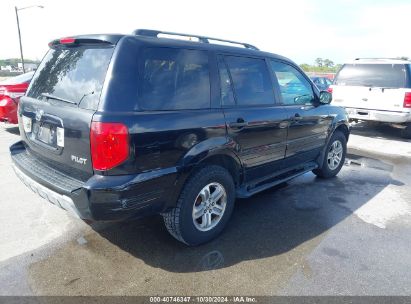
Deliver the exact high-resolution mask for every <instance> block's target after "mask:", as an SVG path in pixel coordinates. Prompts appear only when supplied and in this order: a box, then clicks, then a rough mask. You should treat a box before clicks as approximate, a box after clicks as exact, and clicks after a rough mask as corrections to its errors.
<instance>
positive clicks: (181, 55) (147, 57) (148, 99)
mask: <svg viewBox="0 0 411 304" xmlns="http://www.w3.org/2000/svg"><path fill="white" fill-rule="evenodd" d="M141 65H142V67H141V68H142V72H141V78H142V79H141V81H140V83H141V86H140V92H139V102H138V107H139V109H140V110H183V109H208V108H210V76H209V68H208V54H207V52H205V51H195V50H184V49H171V48H146V49H145V50H144V51H143V52H142V64H141Z"/></svg>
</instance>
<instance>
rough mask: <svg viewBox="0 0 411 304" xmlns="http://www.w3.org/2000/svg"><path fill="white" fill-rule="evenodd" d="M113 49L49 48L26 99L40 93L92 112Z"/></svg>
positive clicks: (37, 95) (40, 97) (37, 96)
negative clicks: (71, 102) (70, 102)
mask: <svg viewBox="0 0 411 304" xmlns="http://www.w3.org/2000/svg"><path fill="white" fill-rule="evenodd" d="M112 54H113V48H90V47H87V48H85V47H74V48H69V49H51V50H49V52H48V53H47V55H46V56H45V57H44V59H43V61H42V62H41V64H40V66H39V68H38V70H37V72H36V73H35V74H34V77H33V79H32V81H31V83H30V87H29V89H28V92H27V96H30V97H33V98H37V99H43V98H44V97H43V96H42V95H41V94H42V93H46V94H51V95H54V96H56V97H60V98H63V99H66V100H70V101H73V102H76V103H79V102H80V101H81V103H80V105H79V107H81V108H85V109H94V110H95V109H96V108H97V106H98V102H99V99H100V93H101V90H102V88H103V83H104V79H105V76H106V73H107V68H108V65H109V63H110V59H111V55H112Z"/></svg>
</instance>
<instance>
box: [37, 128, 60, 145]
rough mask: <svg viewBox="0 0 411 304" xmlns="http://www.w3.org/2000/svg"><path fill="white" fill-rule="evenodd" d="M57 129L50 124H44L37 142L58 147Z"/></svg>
mask: <svg viewBox="0 0 411 304" xmlns="http://www.w3.org/2000/svg"><path fill="white" fill-rule="evenodd" d="M56 137H57V136H56V127H55V126H52V125H50V124H48V123H42V124H41V125H40V126H39V128H38V132H37V140H38V141H41V142H42V143H44V144H47V145H49V146H52V147H57V140H56Z"/></svg>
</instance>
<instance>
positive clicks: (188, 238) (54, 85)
mask: <svg viewBox="0 0 411 304" xmlns="http://www.w3.org/2000/svg"><path fill="white" fill-rule="evenodd" d="M159 34H164V32H159V31H153V30H137V31H135V32H134V34H133V35H90V36H77V37H70V38H63V39H58V40H54V41H52V42H51V43H50V44H49V45H50V50H49V51H48V53H47V55H46V56H45V57H44V59H43V61H42V63H41V64H40V66H39V68H38V70H37V72H36V73H35V75H34V77H33V80H32V82H31V84H30V87H29V89H28V91H27V95H26V96H24V97H23V98H22V100H21V103H20V107H19V114H18V115H19V117H20V124H19V127H20V131H21V137H22V138H21V141H20V142H18V143H16V144H14V145H12V146H11V147H10V153H11V157H12V160H13V164H14V169H15V172H16V174H17V175H18V176H19V177H20V178H21V179H22V181H23V182H24V183H25V184H26V185H29V187H30V188H31V189H33V190H34V191H36V192H38V193H39V194H40V195H41V196H42V197H45V198H47V199H48V200H50V201H51V202H52V203H54V204H56V205H58V206H60V207H62V208H64V209H66V210H71V211H72V212H73V213H74V214H76V215H78V216H79V217H80V218H82V219H85V220H92V221H106V220H123V219H128V218H134V217H141V216H146V215H150V214H158V213H159V214H161V215H162V216H163V218H164V222H165V226H166V227H167V229H168V231H169V232H170V233H171V234H172V235H173V236H174V237H175V238H176V239H178V240H179V241H181V242H184V243H186V244H188V245H198V244H201V243H204V242H207V241H209V240H211V239H213V238H215V237H216V236H217V235H218V234H219V233H221V232H222V230H223V229H224V227H225V226H226V225H227V223H228V220H229V218H230V216H231V213H232V212H233V207H234V201H235V199H236V198H246V197H250V196H251V195H253V194H255V193H258V192H260V191H263V190H265V189H267V188H269V187H272V186H274V185H277V184H279V183H283V182H284V181H287V180H289V179H291V178H294V177H296V176H298V175H300V174H303V173H305V172H309V171H313V172H314V173H315V174H316V175H318V176H320V177H323V178H329V177H332V176H335V175H336V174H337V173H338V172H339V171H340V169H341V167H342V165H343V163H344V158H345V154H346V143H347V140H348V137H349V127H348V118H347V115H346V113H345V111H344V109H342V108H340V107H335V106H331V105H329V103H330V101H331V94H330V93H328V92H324V91H323V92H320V91H319V90H318V89H317V88H316V87H315V86H314V85H313V83H312V82H311V81H310V79H309V78H308V77H307V76H306V75H305V74H304V72H303V71H302V70H301V69H300V68H299V67H298V65H296V64H295V63H293V62H292V61H290V60H289V59H286V58H284V57H281V56H278V55H274V54H270V53H265V52H261V51H259V50H258V49H257V48H256V47H254V46H252V45H250V44H242V43H238V42H236V43H234V42H231V41H225V40H224V41H223V42H224V43H226V44H227V43H234V45H236V46H237V47H233V46H226V45H221V44H219V42H220V41H221V40H219V39H216V38H208V37H203V36H195V35H185V34H174V33H166V34H167V35H178V36H180V37H181V36H190V37H192V39H193V40H194V39H197V40H198V41H183V40H178V39H170V38H159V37H158V35H159ZM239 45H242V46H244V48H242V47H239ZM290 81H292V82H293V83H299V87H300V88H299V89H298V90H295V85H294V86H293V87H294V88H293V89H292V90H291V91H290V92H288V91H287V90H285V91H284V90H283V91H281V90H280V88H279V86H280V83H286V82H290ZM291 101H292V102H291Z"/></svg>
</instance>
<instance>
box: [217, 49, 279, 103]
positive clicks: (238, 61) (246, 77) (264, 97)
mask: <svg viewBox="0 0 411 304" xmlns="http://www.w3.org/2000/svg"><path fill="white" fill-rule="evenodd" d="M224 58H225V62H226V63H227V66H228V69H229V71H230V75H231V79H232V81H233V84H234V91H235V95H236V99H237V105H239V106H256V105H273V104H274V91H273V86H272V83H271V79H270V74H269V72H268V69H267V64H266V62H265V60H264V59H256V58H248V57H237V56H225V57H224Z"/></svg>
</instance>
